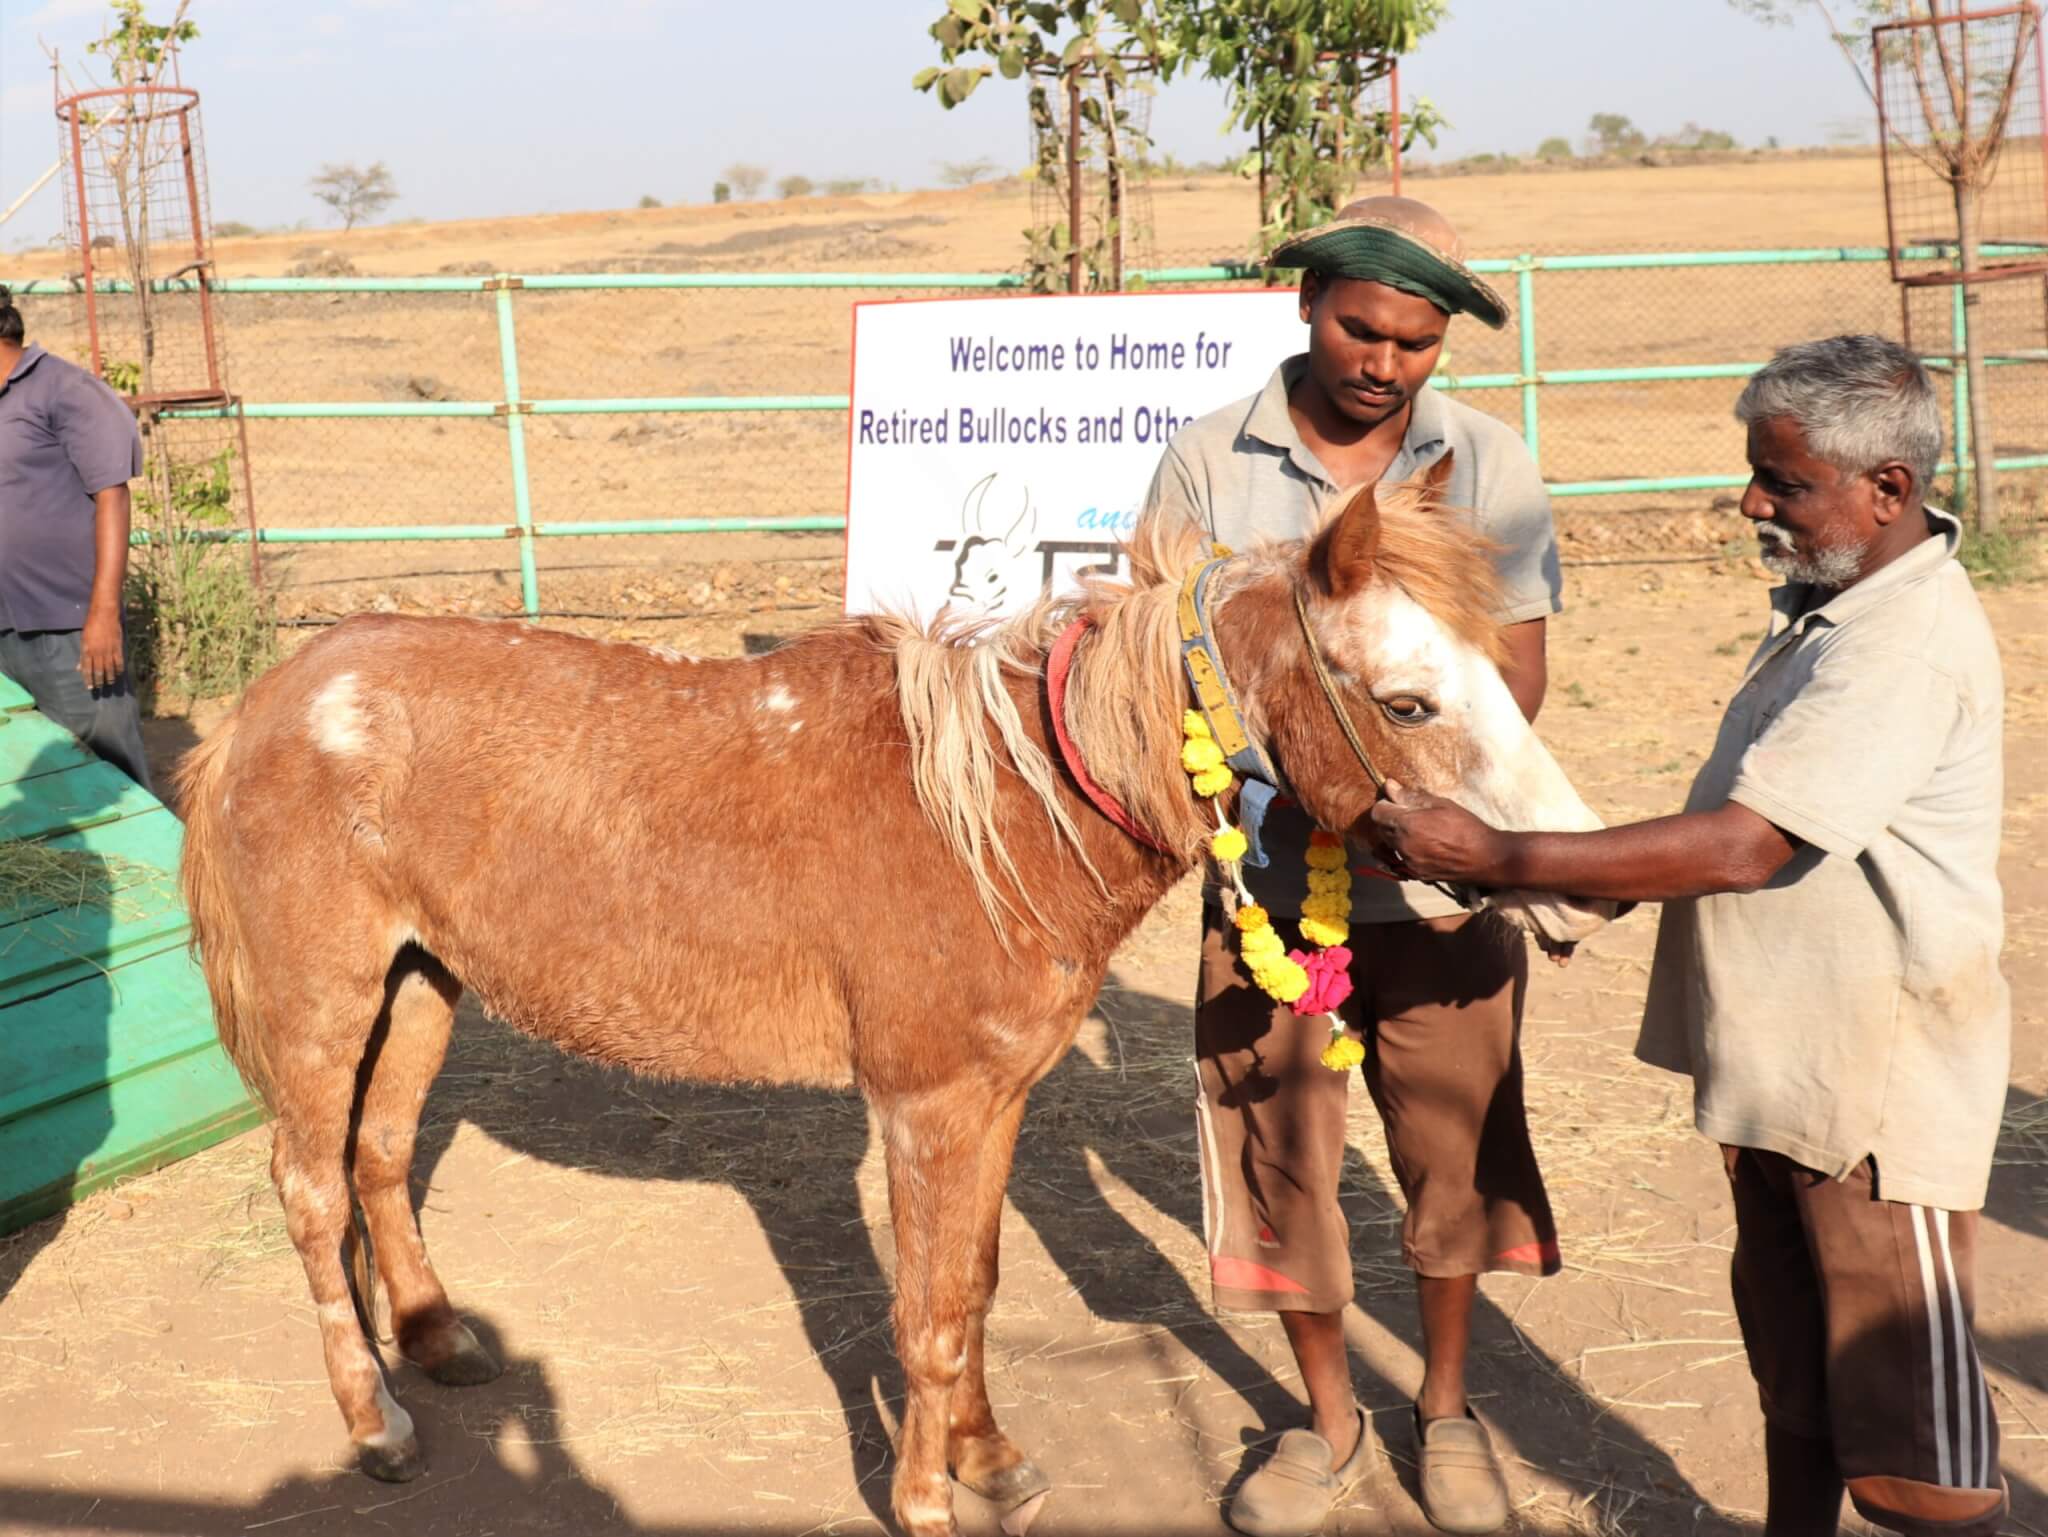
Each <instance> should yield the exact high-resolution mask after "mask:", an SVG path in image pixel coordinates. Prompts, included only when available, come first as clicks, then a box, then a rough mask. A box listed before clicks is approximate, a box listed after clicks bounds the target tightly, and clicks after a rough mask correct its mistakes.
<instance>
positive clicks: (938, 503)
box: [846, 291, 1308, 620]
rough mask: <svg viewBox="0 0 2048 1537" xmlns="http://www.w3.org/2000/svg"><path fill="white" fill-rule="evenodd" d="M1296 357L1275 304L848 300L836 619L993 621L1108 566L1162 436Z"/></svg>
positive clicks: (1293, 301)
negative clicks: (843, 527)
mask: <svg viewBox="0 0 2048 1537" xmlns="http://www.w3.org/2000/svg"><path fill="white" fill-rule="evenodd" d="M1307 345H1308V337H1307V332H1306V330H1305V329H1304V327H1303V326H1302V324H1301V319H1300V312H1299V308H1298V300H1297V298H1296V296H1295V294H1294V293H1293V292H1291V291H1288V292H1270V291H1269V292H1264V293H1259V292H1253V293H1242V292H1240V293H1177V294H1115V295H1102V296H1083V297H1065V296H1062V297H1056V298H1033V299H939V300H913V301H908V302H899V303H875V304H857V305H855V306H854V311H853V408H852V411H851V413H850V415H851V421H850V427H849V430H850V433H851V437H852V442H851V445H850V450H849V453H848V458H847V494H846V520H847V534H846V607H847V611H848V612H849V613H872V612H874V611H876V610H878V609H891V610H894V611H895V612H897V613H901V614H908V615H913V616H915V617H917V618H919V619H920V620H923V619H929V618H931V617H932V616H933V615H934V614H936V613H937V612H938V611H939V609H941V608H942V607H944V606H946V605H947V604H951V605H952V606H953V607H954V608H955V610H956V611H960V612H976V613H985V614H991V615H994V614H1007V613H1012V612H1014V611H1016V610H1017V609H1019V608H1022V607H1023V606H1024V605H1026V604H1028V603H1030V602H1031V601H1032V600H1034V599H1035V598H1036V597H1037V596H1038V594H1039V592H1040V590H1041V589H1042V588H1044V587H1045V586H1046V584H1048V583H1051V584H1053V585H1054V586H1055V587H1060V588H1064V587H1066V586H1068V585H1071V584H1072V583H1073V582H1074V581H1075V580H1076V577H1077V575H1078V573H1080V572H1081V571H1084V570H1086V569H1089V568H1091V567H1104V566H1108V565H1110V564H1111V562H1112V561H1113V559H1114V552H1115V549H1116V543H1117V540H1118V539H1119V538H1120V537H1121V536H1122V535H1123V534H1124V533H1125V532H1126V531H1128V530H1129V529H1130V527H1131V526H1132V524H1133V523H1135V522H1136V520H1137V516H1138V509H1139V507H1140V505H1141V504H1142V503H1143V501H1144V497H1145V489H1146V487H1147V486H1149V485H1150V484H1151V483H1152V473H1153V471H1154V470H1155V469H1156V468H1157V467H1158V464H1159V456H1160V455H1161V453H1163V452H1164V451H1165V448H1166V442H1167V439H1169V438H1170V437H1172V436H1173V434H1174V433H1175V432H1177V431H1179V430H1180V429H1181V428H1182V427H1183V426H1185V425H1186V424H1187V423H1188V422H1190V421H1192V420H1193V419H1194V418H1195V417H1198V416H1201V415H1202V414H1204V413H1205V412H1208V411H1213V410H1215V409H1216V408H1217V407H1218V406H1224V405H1228V404H1229V403H1230V402H1231V401H1233V400H1239V399H1242V398H1243V397H1245V396H1247V395H1252V394H1255V393H1257V392H1258V391H1259V390H1260V389H1261V388H1262V387H1263V386H1264V385H1265V383H1266V381H1267V380H1268V379H1269V378H1270V377H1271V376H1272V373H1273V370H1274V369H1275V368H1277V367H1278V366H1279V365H1280V361H1281V359H1283V358H1285V357H1287V356H1288V355H1290V354H1291V353H1295V352H1300V351H1302V350H1303V349H1304V348H1305V347H1306V346H1307Z"/></svg>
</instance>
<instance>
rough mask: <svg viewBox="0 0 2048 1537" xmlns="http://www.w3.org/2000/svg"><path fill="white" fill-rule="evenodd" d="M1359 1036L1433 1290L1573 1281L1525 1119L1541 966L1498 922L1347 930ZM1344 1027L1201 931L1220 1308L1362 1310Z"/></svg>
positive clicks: (1416, 1261) (1209, 1162)
mask: <svg viewBox="0 0 2048 1537" xmlns="http://www.w3.org/2000/svg"><path fill="white" fill-rule="evenodd" d="M1351 951H1352V957H1353V959H1352V982H1353V985H1354V991H1353V992H1352V994H1351V997H1350V998H1349V999H1348V1000H1347V1001H1346V1002H1345V1004H1344V1007H1343V1011H1342V1012H1343V1015H1344V1018H1345V1020H1346V1021H1347V1022H1348V1023H1350V1024H1351V1025H1352V1026H1353V1027H1354V1028H1355V1029H1357V1030H1358V1031H1359V1033H1360V1035H1361V1036H1363V1037H1364V1039H1365V1042H1366V1058H1365V1065H1364V1069H1363V1071H1364V1074H1365V1083H1366V1088H1367V1089H1368V1090H1369V1091H1370V1092H1371V1094H1372V1097H1373V1103H1374V1104H1375V1105H1376V1106H1378V1108H1379V1112H1380V1119H1381V1121H1382V1123H1383V1124H1384V1125H1385V1127H1386V1136H1387V1147H1388V1151H1389V1153H1390V1154H1391V1156H1392V1162H1393V1166H1394V1176H1395V1178H1396V1179H1397V1180H1398V1181H1399V1182H1400V1186H1401V1194H1402V1196H1403V1197H1404V1199H1405V1200H1406V1202H1407V1206H1408V1212H1407V1217H1406V1219H1405V1221H1404V1222H1403V1224H1402V1228H1401V1257H1402V1259H1403V1260H1405V1261H1406V1262H1407V1264H1408V1265H1409V1267H1410V1268H1411V1269H1413V1270H1415V1271H1416V1272H1417V1273H1418V1274H1420V1275H1425V1276H1461V1275H1477V1274H1479V1273H1481V1272H1483V1271H1488V1270H1511V1271H1517V1272H1520V1273H1522V1274H1525V1275H1550V1274H1553V1273H1554V1272H1555V1271H1556V1270H1557V1269H1558V1249H1557V1229H1556V1226H1555V1224H1554V1223H1553V1222H1552V1220H1551V1214H1550V1199H1549V1197H1548V1195H1547V1194H1546V1193H1545V1192H1544V1189H1543V1176H1542V1174H1541V1172H1540V1171H1539V1170H1538V1169H1537V1167H1536V1154H1535V1151H1534V1149H1533V1148H1531V1147H1530V1145H1529V1123H1528V1118H1527V1116H1526V1114H1525V1113H1524V1111H1523V1107H1522V1058H1521V1049H1520V1041H1519V1036H1520V1026H1521V1018H1522V999H1523V995H1524V993H1525V992H1526V991H1527V987H1528V976H1529V961H1528V952H1527V949H1526V947H1525V945H1524V943H1523V940H1522V937H1521V935H1520V934H1518V933H1517V932H1515V930H1513V929H1512V928H1510V927H1509V926H1508V925H1507V923H1506V922H1505V921H1504V920H1502V919H1500V918H1498V917H1494V916H1491V915H1480V916H1478V917H1465V916H1459V917H1454V918H1432V919H1425V920H1421V921H1418V922H1412V923H1384V924H1359V925H1355V926H1354V927H1353V928H1352V930H1351ZM1329 1039H1330V1031H1329V1022H1328V1021H1327V1020H1326V1019H1324V1018H1322V1017H1320V1016H1310V1017H1307V1018H1304V1017H1302V1016H1299V1015H1297V1014H1295V1013H1294V1011H1293V1010H1292V1009H1290V1008H1289V1007H1287V1005H1285V1004H1281V1003H1275V1002H1274V1001H1273V1000H1272V999H1271V998H1269V997H1267V996H1266V994H1264V993H1262V992H1261V991H1259V989H1258V988H1257V986H1255V985H1254V984H1253V982H1252V980H1251V977H1250V974H1249V973H1248V972H1246V971H1245V970H1244V968H1243V967H1242V966H1241V965H1239V963H1238V960H1237V947H1236V944H1235V935H1234V933H1233V931H1232V930H1231V927H1230V924H1229V920H1228V919H1226V918H1225V917H1224V916H1223V914H1222V913H1221V912H1219V911H1217V910H1215V909H1214V908H1209V909H1206V910H1205V911H1204V913H1203V923H1202V962H1201V975H1200V981H1199V983H1198V987H1197V992H1196V1000H1195V1067H1196V1074H1197V1077H1198V1079H1199V1080H1200V1087H1199V1093H1198V1095H1197V1098H1196V1102H1195V1109H1196V1129H1197V1132H1198V1140H1199V1143H1200V1147H1201V1162H1202V1214H1203V1226H1204V1230H1205V1236H1206V1237H1207V1240H1208V1245H1209V1267H1210V1277H1211V1281H1212V1283H1213V1286H1214V1292H1215V1300H1216V1305H1217V1306H1218V1307H1219V1308H1225V1309H1237V1310H1244V1311H1257V1312H1271V1311H1274V1310H1299V1311H1304V1312H1312V1313H1334V1312H1337V1311H1338V1310H1340V1309H1342V1308H1343V1307H1344V1306H1345V1305H1346V1304H1347V1303H1349V1302H1350V1300H1351V1294H1352V1267H1351V1239H1350V1231H1349V1228H1348V1226H1347V1224H1346V1222H1345V1220H1344V1213H1343V1211H1342V1209H1341V1208H1340V1207H1339V1205H1338V1202H1337V1182H1338V1177H1339V1175H1340V1174H1341V1173H1342V1171H1343V1167H1344V1108H1345V1102H1346V1100H1347V1098H1348V1096H1349V1094H1350V1088H1351V1082H1350V1080H1351V1075H1350V1074H1349V1073H1340V1072H1332V1071H1331V1070H1330V1069H1329V1068H1327V1067H1324V1066H1323V1065H1322V1063H1321V1061H1320V1060H1318V1059H1319V1058H1320V1056H1321V1054H1322V1050H1323V1048H1324V1046H1326V1045H1327V1044H1328V1043H1329Z"/></svg>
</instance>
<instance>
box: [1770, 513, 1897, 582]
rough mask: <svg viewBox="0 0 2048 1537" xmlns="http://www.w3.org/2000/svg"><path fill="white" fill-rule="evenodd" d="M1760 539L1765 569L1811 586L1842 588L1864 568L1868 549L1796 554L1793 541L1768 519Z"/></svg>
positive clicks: (1787, 579) (1791, 580)
mask: <svg viewBox="0 0 2048 1537" xmlns="http://www.w3.org/2000/svg"><path fill="white" fill-rule="evenodd" d="M1756 535H1757V542H1758V543H1759V544H1761V545H1762V546H1763V551H1762V554H1761V556H1760V558H1761V559H1762V561H1763V563H1764V569H1765V570H1766V571H1769V572H1772V573H1774V574H1775V575H1778V576H1782V577H1783V578H1784V579H1785V580H1786V581H1788V582H1804V583H1805V584H1806V585H1807V586H1809V587H1826V588H1829V589H1830V590H1832V591H1837V592H1839V591H1840V590H1841V589H1842V588H1844V587H1847V586H1848V585H1849V584H1850V583H1851V582H1853V581H1855V580H1856V576H1857V573H1858V572H1859V571H1861V570H1862V569H1863V557H1864V556H1865V555H1866V554H1867V553H1869V552H1868V551H1867V550H1860V549H1857V550H1819V551H1816V552H1815V553H1813V554H1811V555H1799V554H1795V553H1794V552H1793V549H1792V541H1791V540H1789V539H1787V538H1785V536H1784V535H1783V534H1781V533H1779V532H1778V530H1777V529H1775V528H1773V527H1772V526H1771V525H1770V524H1768V523H1764V524H1760V525H1758V527H1757V531H1756Z"/></svg>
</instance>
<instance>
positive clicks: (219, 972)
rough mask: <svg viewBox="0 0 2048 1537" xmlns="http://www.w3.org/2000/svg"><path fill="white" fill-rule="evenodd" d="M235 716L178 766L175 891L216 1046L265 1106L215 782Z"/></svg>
mask: <svg viewBox="0 0 2048 1537" xmlns="http://www.w3.org/2000/svg"><path fill="white" fill-rule="evenodd" d="M240 715H241V711H240V710H239V709H237V710H235V711H234V712H232V713H231V714H229V716H228V717H227V719H226V720H224V721H222V722H221V724H220V726H219V728H218V729H217V730H215V731H214V732H213V734H212V735H210V736H209V737H208V738H207V739H206V740H205V741H204V742H202V743H200V745H199V746H197V747H195V748H194V749H192V751H191V752H189V753H187V754H186V755H185V759H184V761H183V762H182V763H180V764H179V765H178V771H177V774H176V775H175V783H176V786H177V795H178V809H179V811H180V812H181V813H182V815H183V816H184V819H185V853H184V858H183V859H182V860H181V861H180V862H179V865H178V885H179V888H180V890H181V892H182V893H183V895H184V898H185V912H186V915H187V916H188V917H189V918H190V919H191V922H192V943H191V949H192V953H193V956H194V957H195V958H196V959H197V960H198V962H199V967H200V970H201V971H203V972H204V973H205V975H206V990H207V992H209V993H210V994H212V996H213V1024H214V1028H215V1029H216V1030H217V1031H218V1032H219V1033H220V1043H221V1046H222V1047H223V1048H224V1049H225V1050H226V1051H227V1054H228V1060H229V1061H230V1062H232V1063H234V1064H235V1070H236V1071H237V1072H239V1073H240V1074H241V1075H242V1082H243V1083H245V1084H247V1085H248V1086H249V1092H250V1093H251V1094H253V1095H255V1096H256V1098H257V1099H258V1100H260V1101H262V1103H263V1104H265V1105H266V1106H269V1105H271V1103H272V1097H271V1073H270V1063H269V1057H268V1054H267V1053H266V1052H265V1050H264V1040H263V1023H262V1021H261V1020H260V1019H259V1018H258V1017H257V1014H256V1010H255V992H254V989H253V988H252V987H251V986H250V983H249V965H248V954H247V951H246V949H245V948H244V945H243V941H242V925H241V919H240V918H239V916H238V915H237V912H236V908H235V902H234V891H233V886H232V883H231V881H230V880H229V878H228V870H227V842H226V840H227V837H228V830H227V826H226V822H225V820H224V816H223V811H224V808H223V806H222V804H221V795H222V787H221V781H222V779H223V778H224V777H225V775H226V773H227V762H228V753H229V752H230V751H231V750H232V749H233V747H234V741H235V723H236V721H237V720H238V719H239V718H240Z"/></svg>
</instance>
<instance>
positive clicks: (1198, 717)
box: [1180, 710, 1209, 737]
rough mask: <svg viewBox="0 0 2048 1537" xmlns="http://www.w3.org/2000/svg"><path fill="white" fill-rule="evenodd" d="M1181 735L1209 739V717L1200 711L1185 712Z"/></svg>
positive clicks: (1182, 719)
mask: <svg viewBox="0 0 2048 1537" xmlns="http://www.w3.org/2000/svg"><path fill="white" fill-rule="evenodd" d="M1180 729H1181V734H1182V735H1184V736H1195V737H1207V736H1208V735H1209V717H1208V716H1206V715H1204V714H1203V713H1202V712H1201V711H1200V710H1183V711H1182V712H1181V717H1180Z"/></svg>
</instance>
